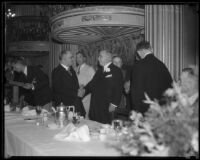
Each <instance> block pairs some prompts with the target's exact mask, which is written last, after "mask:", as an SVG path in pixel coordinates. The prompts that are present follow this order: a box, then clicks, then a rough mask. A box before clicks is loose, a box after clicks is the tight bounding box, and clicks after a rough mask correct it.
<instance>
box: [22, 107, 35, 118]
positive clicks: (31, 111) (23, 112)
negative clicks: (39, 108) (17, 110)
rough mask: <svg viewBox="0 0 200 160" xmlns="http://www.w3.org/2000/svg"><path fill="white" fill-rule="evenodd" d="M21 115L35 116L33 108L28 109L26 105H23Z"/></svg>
mask: <svg viewBox="0 0 200 160" xmlns="http://www.w3.org/2000/svg"><path fill="white" fill-rule="evenodd" d="M22 115H23V116H36V115H37V114H36V111H35V109H32V110H29V108H28V107H24V108H23V109H22Z"/></svg>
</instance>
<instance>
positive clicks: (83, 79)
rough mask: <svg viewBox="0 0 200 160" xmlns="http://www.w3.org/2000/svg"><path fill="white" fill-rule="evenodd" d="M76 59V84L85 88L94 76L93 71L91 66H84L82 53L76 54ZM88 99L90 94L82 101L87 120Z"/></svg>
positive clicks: (84, 57)
mask: <svg viewBox="0 0 200 160" xmlns="http://www.w3.org/2000/svg"><path fill="white" fill-rule="evenodd" d="M76 57H77V63H78V68H77V77H78V82H79V85H80V86H81V85H83V86H86V85H87V84H88V82H90V81H91V80H92V78H93V76H94V74H95V71H94V69H93V67H92V66H89V65H88V64H86V55H85V54H84V53H83V52H78V53H77V54H76ZM90 99H91V94H88V95H87V96H85V97H84V98H83V100H82V102H83V105H84V108H85V111H86V115H85V118H86V119H89V117H88V113H89V108H90Z"/></svg>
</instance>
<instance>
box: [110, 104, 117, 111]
mask: <svg viewBox="0 0 200 160" xmlns="http://www.w3.org/2000/svg"><path fill="white" fill-rule="evenodd" d="M115 108H116V106H115V105H113V104H111V103H110V105H109V109H108V111H109V112H114V111H115Z"/></svg>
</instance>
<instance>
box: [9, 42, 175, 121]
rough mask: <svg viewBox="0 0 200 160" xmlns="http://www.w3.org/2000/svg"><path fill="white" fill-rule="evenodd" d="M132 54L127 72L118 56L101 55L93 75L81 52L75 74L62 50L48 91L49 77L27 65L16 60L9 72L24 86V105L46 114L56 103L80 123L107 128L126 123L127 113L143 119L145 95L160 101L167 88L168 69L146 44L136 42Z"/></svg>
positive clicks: (69, 56) (169, 81)
mask: <svg viewBox="0 0 200 160" xmlns="http://www.w3.org/2000/svg"><path fill="white" fill-rule="evenodd" d="M136 51H137V62H136V63H134V65H133V66H132V67H131V68H128V69H127V68H126V67H124V65H123V62H122V59H121V57H120V56H118V55H114V56H113V55H112V53H110V52H109V51H108V50H101V51H100V53H99V57H98V62H99V65H100V67H99V69H98V70H97V71H95V70H94V69H93V67H92V66H89V65H88V64H86V55H85V54H84V53H82V52H78V53H77V54H76V57H77V59H76V60H77V64H78V67H77V69H74V68H73V67H72V64H73V54H72V53H71V52H70V51H68V50H64V51H62V52H61V53H60V56H59V60H60V64H59V65H58V66H57V67H56V68H54V70H53V72H52V77H51V78H52V86H51V88H50V85H49V79H48V76H47V75H46V74H45V73H44V72H43V71H42V70H41V69H40V68H39V67H37V66H29V65H27V64H26V63H25V61H24V59H22V58H16V59H15V60H14V61H13V62H12V66H13V68H14V71H15V72H18V73H20V76H18V77H16V79H15V80H16V81H20V82H24V83H25V85H24V86H23V88H24V90H25V91H26V92H24V93H23V94H24V95H25V101H26V102H27V103H29V104H31V105H33V106H36V105H40V106H43V107H44V108H47V109H50V108H51V106H52V105H53V106H54V107H56V106H58V105H60V104H61V103H63V104H64V105H65V106H71V105H73V106H75V111H76V112H80V114H81V115H82V116H84V117H85V118H87V119H90V120H94V121H98V122H100V123H105V124H106V123H111V121H112V120H113V119H114V118H116V117H117V116H120V114H122V115H123V114H124V115H125V117H128V113H129V112H130V110H135V111H137V112H140V113H142V114H143V115H145V112H147V110H148V107H149V106H148V105H147V104H145V103H144V102H143V100H144V99H145V96H144V93H147V94H148V96H149V97H150V98H151V99H158V100H159V99H161V98H162V95H163V92H164V91H165V90H166V89H168V88H170V87H171V85H172V81H173V80H172V77H171V75H170V73H169V71H168V69H167V67H166V66H165V65H164V63H162V62H161V61H160V60H158V59H157V58H156V57H155V56H154V54H153V50H152V48H151V46H150V43H149V42H147V41H142V42H140V43H139V44H138V45H137V48H136Z"/></svg>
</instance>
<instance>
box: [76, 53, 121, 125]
mask: <svg viewBox="0 0 200 160" xmlns="http://www.w3.org/2000/svg"><path fill="white" fill-rule="evenodd" d="M98 60H99V64H100V65H101V66H102V68H101V69H98V71H97V72H96V73H95V75H94V77H93V79H92V80H91V81H90V82H89V83H88V84H87V85H86V86H85V87H84V89H81V88H80V90H79V91H81V90H82V91H83V93H84V91H85V95H87V94H88V93H92V95H91V102H90V110H89V118H90V119H91V120H94V121H97V122H100V123H111V120H112V119H113V115H114V114H113V113H114V111H115V108H116V107H118V106H119V104H120V101H121V97H122V90H123V76H122V72H121V70H120V69H119V68H118V67H116V66H115V65H113V64H112V56H111V53H109V52H108V51H106V50H103V51H101V52H100V54H99V58H98Z"/></svg>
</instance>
